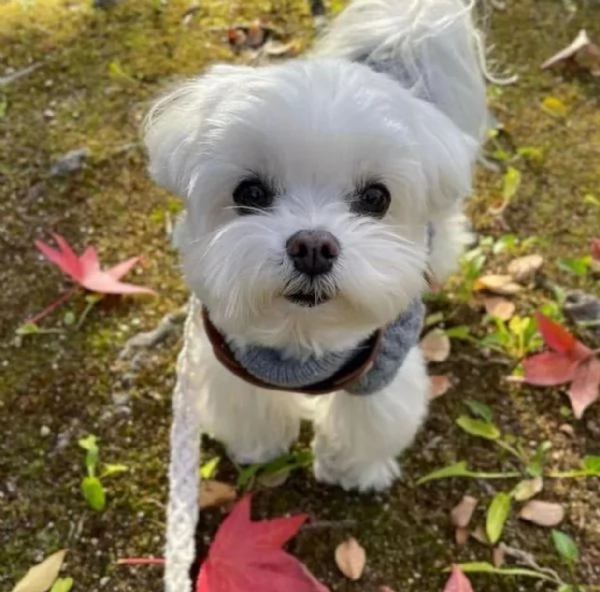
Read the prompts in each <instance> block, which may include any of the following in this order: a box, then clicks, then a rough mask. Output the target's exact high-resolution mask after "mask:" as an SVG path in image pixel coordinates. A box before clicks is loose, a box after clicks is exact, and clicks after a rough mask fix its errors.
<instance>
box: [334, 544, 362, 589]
mask: <svg viewBox="0 0 600 592" xmlns="http://www.w3.org/2000/svg"><path fill="white" fill-rule="evenodd" d="M366 563H367V554H366V552H365V550H364V549H363V547H361V545H360V543H359V542H358V541H357V540H356V539H355V538H349V539H348V540H346V541H344V542H343V543H340V544H339V545H338V546H337V548H336V550H335V564H336V565H337V566H338V568H339V570H340V571H341V572H342V573H343V574H344V575H345V576H346V577H347V578H348V579H350V580H352V581H356V580H359V579H360V576H362V573H363V571H364V569H365V565H366Z"/></svg>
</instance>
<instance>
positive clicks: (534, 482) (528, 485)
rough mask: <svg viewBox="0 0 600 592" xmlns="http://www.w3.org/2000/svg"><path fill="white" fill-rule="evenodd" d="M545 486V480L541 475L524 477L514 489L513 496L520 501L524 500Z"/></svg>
mask: <svg viewBox="0 0 600 592" xmlns="http://www.w3.org/2000/svg"><path fill="white" fill-rule="evenodd" d="M543 487H544V482H543V480H542V478H541V477H537V478H533V479H523V481H520V482H519V483H518V484H517V486H516V487H515V488H514V489H513V490H512V492H511V495H512V497H513V498H514V499H515V500H516V501H518V502H524V501H527V500H528V499H531V498H532V497H533V496H534V495H537V494H538V493H539V492H540V491H541V490H542V488H543Z"/></svg>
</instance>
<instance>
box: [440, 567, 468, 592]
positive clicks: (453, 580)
mask: <svg viewBox="0 0 600 592" xmlns="http://www.w3.org/2000/svg"><path fill="white" fill-rule="evenodd" d="M444 592H473V586H471V582H469V579H468V578H467V576H466V575H465V574H464V573H463V572H462V571H461V569H460V567H458V565H453V566H452V573H451V574H450V579H449V580H448V581H447V582H446V586H445V587H444Z"/></svg>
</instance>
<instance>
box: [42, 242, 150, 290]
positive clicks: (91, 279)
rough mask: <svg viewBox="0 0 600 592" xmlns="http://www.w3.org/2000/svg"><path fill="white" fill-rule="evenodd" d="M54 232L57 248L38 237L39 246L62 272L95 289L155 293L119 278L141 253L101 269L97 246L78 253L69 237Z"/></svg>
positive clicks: (85, 286)
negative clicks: (121, 280) (71, 244)
mask: <svg viewBox="0 0 600 592" xmlns="http://www.w3.org/2000/svg"><path fill="white" fill-rule="evenodd" d="M52 236H53V237H54V240H55V241H56V243H57V245H58V250H55V249H53V248H52V247H50V246H49V245H47V244H46V243H43V242H42V241H40V240H36V241H35V244H36V246H37V248H38V249H39V250H40V251H41V252H42V253H43V254H44V255H45V257H46V258H47V259H49V260H50V261H51V262H52V263H54V265H56V266H57V267H59V268H60V269H61V270H62V271H63V273H65V274H66V275H68V276H69V277H70V278H71V279H72V280H73V281H75V282H76V283H77V284H79V285H80V286H82V287H84V288H86V289H87V290H90V291H92V292H99V293H102V294H142V293H143V294H155V293H156V292H154V290H151V289H150V288H144V287H142V286H135V285H133V284H126V283H123V282H120V281H119V280H120V279H121V278H122V277H123V276H124V275H125V274H126V273H127V272H129V271H130V270H131V268H132V267H133V266H134V265H135V264H136V263H138V261H139V260H140V257H132V258H131V259H128V260H127V261H123V262H122V263H119V264H118V265H115V266H114V267H110V268H109V269H106V270H104V271H103V270H101V269H100V262H99V260H98V254H97V253H96V249H95V248H94V247H88V248H87V249H85V251H84V252H83V253H82V254H81V255H80V256H77V255H75V253H74V252H73V249H72V248H71V246H70V245H69V243H67V241H66V240H65V239H64V238H63V237H62V236H60V235H59V234H55V233H53V234H52Z"/></svg>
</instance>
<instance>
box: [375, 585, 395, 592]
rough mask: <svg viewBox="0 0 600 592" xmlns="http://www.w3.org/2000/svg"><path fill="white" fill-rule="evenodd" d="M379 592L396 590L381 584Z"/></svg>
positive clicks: (393, 591)
mask: <svg viewBox="0 0 600 592" xmlns="http://www.w3.org/2000/svg"><path fill="white" fill-rule="evenodd" d="M377 592H395V590H392V589H391V588H390V587H389V586H379V589H378V590H377Z"/></svg>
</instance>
